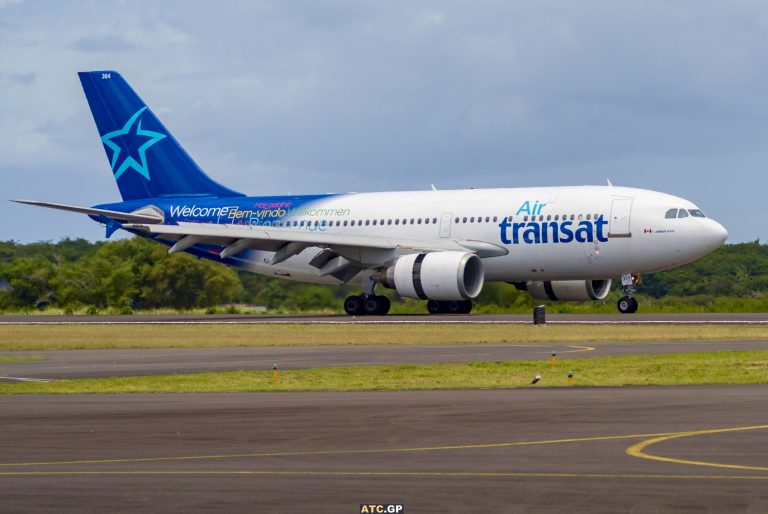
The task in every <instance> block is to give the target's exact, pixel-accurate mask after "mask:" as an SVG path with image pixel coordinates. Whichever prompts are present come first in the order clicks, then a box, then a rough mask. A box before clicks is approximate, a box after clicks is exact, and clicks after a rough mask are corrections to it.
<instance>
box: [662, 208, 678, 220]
mask: <svg viewBox="0 0 768 514" xmlns="http://www.w3.org/2000/svg"><path fill="white" fill-rule="evenodd" d="M664 217H665V218H667V219H674V218H677V209H670V210H668V211H667V213H666V214H665V215H664Z"/></svg>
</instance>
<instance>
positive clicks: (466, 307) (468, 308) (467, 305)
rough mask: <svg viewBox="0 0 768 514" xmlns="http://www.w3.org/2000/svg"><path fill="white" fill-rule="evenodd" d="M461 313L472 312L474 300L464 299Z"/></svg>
mask: <svg viewBox="0 0 768 514" xmlns="http://www.w3.org/2000/svg"><path fill="white" fill-rule="evenodd" d="M461 304H462V305H461V313H462V314H469V313H470V312H472V300H464V301H463V302H461Z"/></svg>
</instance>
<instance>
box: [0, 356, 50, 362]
mask: <svg viewBox="0 0 768 514" xmlns="http://www.w3.org/2000/svg"><path fill="white" fill-rule="evenodd" d="M39 360H41V358H40V357H38V356H36V355H29V356H27V355H25V356H23V357H22V356H16V355H0V363H3V362H25V361H39Z"/></svg>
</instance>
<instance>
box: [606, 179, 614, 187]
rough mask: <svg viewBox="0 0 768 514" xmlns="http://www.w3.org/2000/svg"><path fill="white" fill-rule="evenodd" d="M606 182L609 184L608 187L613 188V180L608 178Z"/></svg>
mask: <svg viewBox="0 0 768 514" xmlns="http://www.w3.org/2000/svg"><path fill="white" fill-rule="evenodd" d="M605 180H606V181H607V182H608V186H610V187H613V182H611V179H609V178H607V179H605Z"/></svg>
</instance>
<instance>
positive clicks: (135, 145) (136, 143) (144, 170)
mask: <svg viewBox="0 0 768 514" xmlns="http://www.w3.org/2000/svg"><path fill="white" fill-rule="evenodd" d="M146 109H147V106H146V105H145V106H144V107H142V108H141V109H139V110H138V111H136V113H135V114H134V115H133V116H131V117H130V119H129V120H128V121H127V122H126V123H125V125H124V126H123V128H121V129H119V130H115V131H114V132H110V133H109V134H104V135H103V136H101V141H102V142H103V143H104V144H105V145H106V146H107V147H108V148H109V149H110V150H112V160H111V165H112V172H113V173H114V174H115V179H118V178H120V176H121V175H122V174H123V173H125V172H126V171H127V170H128V169H130V168H133V169H134V170H135V171H136V172H137V173H138V174H139V175H141V176H142V177H144V178H146V179H147V180H151V178H150V176H149V168H148V167H147V150H148V149H149V148H150V147H152V145H154V144H155V143H158V142H159V141H161V140H163V139H165V138H166V137H167V136H166V135H165V134H161V133H160V132H153V131H151V130H144V129H142V128H141V114H142V113H143V112H144V111H145V110H146ZM120 138H122V139H124V142H123V143H122V144H117V143H116V142H115V140H116V139H117V140H120ZM123 151H125V152H123ZM132 151H135V152H136V157H138V159H137V158H134V156H133V155H131V153H132ZM123 153H124V155H123V159H122V162H121V163H120V165H119V166H118V161H119V160H120V155H121V154H123Z"/></svg>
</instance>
